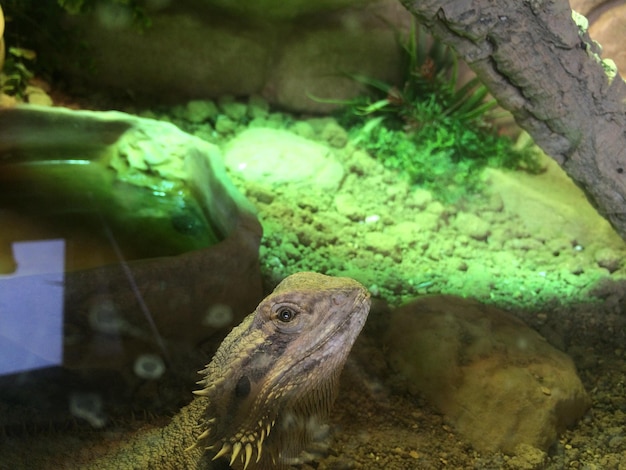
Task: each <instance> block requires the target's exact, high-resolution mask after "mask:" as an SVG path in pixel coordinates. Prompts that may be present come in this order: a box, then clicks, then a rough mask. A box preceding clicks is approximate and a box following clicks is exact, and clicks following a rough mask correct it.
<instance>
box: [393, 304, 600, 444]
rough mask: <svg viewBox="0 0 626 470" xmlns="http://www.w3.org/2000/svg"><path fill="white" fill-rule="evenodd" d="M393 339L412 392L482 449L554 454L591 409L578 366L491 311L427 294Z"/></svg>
mask: <svg viewBox="0 0 626 470" xmlns="http://www.w3.org/2000/svg"><path fill="white" fill-rule="evenodd" d="M385 340H386V341H385V342H386V344H387V348H388V358H389V361H390V364H391V366H392V368H393V369H395V370H396V371H397V372H399V373H400V374H401V375H402V376H404V377H405V378H406V383H407V387H408V390H409V391H411V392H413V393H416V394H420V395H422V396H424V397H425V398H426V399H427V400H428V401H429V402H430V403H432V404H433V405H434V406H435V407H436V408H437V409H439V410H440V411H441V412H442V413H443V414H444V415H445V416H446V418H447V419H448V420H449V421H450V422H451V423H452V424H453V426H454V427H455V428H456V430H457V431H458V432H459V434H461V435H462V436H463V437H464V438H465V439H467V440H468V441H469V442H470V443H471V444H472V445H473V446H474V447H475V448H476V449H478V450H481V451H496V450H500V451H503V452H506V453H510V454H515V453H517V451H518V450H519V449H520V448H525V447H526V448H527V446H532V447H534V448H537V449H539V450H542V451H546V450H547V449H548V448H549V447H550V445H552V444H553V443H554V441H555V440H556V439H557V436H558V435H559V433H561V432H562V431H563V430H564V429H565V428H567V427H568V426H571V425H573V424H574V423H576V421H577V420H578V419H580V418H581V417H582V416H583V414H584V413H585V412H586V410H587V409H588V408H589V405H590V401H589V397H588V395H587V393H586V392H585V389H584V387H583V385H582V383H581V381H580V379H579V377H578V375H577V373H576V368H575V366H574V363H573V361H572V360H571V359H570V358H569V357H568V356H567V355H566V354H564V353H563V352H561V351H559V350H557V349H556V348H554V347H552V346H551V345H550V344H548V342H547V341H546V340H545V339H544V338H543V337H541V336H540V335H539V334H538V333H537V332H536V331H534V330H532V329H531V328H529V327H528V326H526V325H525V324H524V323H523V322H522V321H520V320H519V319H517V318H515V317H513V316H511V315H510V314H507V313H506V312H504V311H501V310H499V309H497V308H494V307H491V306H487V305H483V304H480V303H478V302H475V301H471V300H465V299H462V298H459V297H454V296H432V297H424V298H421V299H418V300H416V301H414V302H411V303H409V304H407V305H405V306H403V307H401V308H399V309H397V310H396V311H395V312H393V314H392V317H391V323H390V327H389V329H388V332H387V335H386V338H385Z"/></svg>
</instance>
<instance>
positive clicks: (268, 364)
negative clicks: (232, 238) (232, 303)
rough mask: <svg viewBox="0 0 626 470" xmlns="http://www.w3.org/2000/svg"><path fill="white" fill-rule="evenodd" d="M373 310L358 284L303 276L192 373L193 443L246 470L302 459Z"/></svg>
mask: <svg viewBox="0 0 626 470" xmlns="http://www.w3.org/2000/svg"><path fill="white" fill-rule="evenodd" d="M369 308H370V296H369V293H368V291H367V289H365V287H363V286H362V285H361V284H360V283H358V282H357V281H355V280H353V279H350V278H346V277H331V276H326V275H323V274H318V273H313V272H301V273H296V274H292V275H291V276H288V277H287V278H285V279H284V280H283V281H282V282H281V283H280V284H279V285H278V286H277V287H276V289H275V290H274V291H273V292H272V293H271V294H270V295H269V296H268V297H266V298H265V299H264V300H263V301H262V302H261V303H260V304H259V305H258V307H257V308H256V309H255V311H254V312H252V313H251V314H249V315H248V316H247V317H246V318H245V319H244V320H243V321H242V323H241V324H240V325H238V326H236V327H235V328H233V330H232V331H231V332H230V333H229V334H228V335H227V336H226V338H225V339H224V340H223V342H222V344H221V345H220V346H219V348H218V349H217V352H216V353H215V355H214V357H213V359H212V360H211V362H210V363H209V364H208V365H207V366H206V367H205V368H204V369H203V370H201V371H200V372H199V373H200V374H201V375H202V376H203V378H202V380H200V381H199V382H198V384H199V385H201V387H202V388H201V389H200V390H196V391H194V393H195V394H196V395H197V396H198V398H196V400H204V401H205V402H206V406H205V408H204V412H203V413H202V414H201V416H200V417H199V419H198V424H197V429H196V434H197V436H196V441H195V443H194V444H193V445H191V446H190V447H189V448H188V449H187V450H191V449H194V448H198V447H200V448H203V449H204V451H205V452H206V450H208V451H210V453H212V454H213V455H212V459H213V460H216V459H219V458H220V457H227V458H229V459H230V460H229V462H230V466H231V467H233V468H240V469H243V470H247V469H248V470H253V469H254V470H268V469H284V468H287V466H288V465H289V464H292V463H298V462H300V461H302V456H303V455H306V454H305V453H306V450H307V447H308V446H309V445H311V444H312V443H314V442H315V441H316V440H317V439H316V437H317V438H319V436H316V435H317V434H319V431H320V429H321V426H322V423H323V422H324V420H325V418H327V417H328V415H329V413H330V410H331V407H332V404H333V402H334V400H335V397H336V395H337V386H338V378H339V375H340V373H341V370H342V369H343V366H344V364H345V362H346V359H347V356H348V353H349V352H350V350H351V348H352V345H353V344H354V341H355V340H356V338H357V336H358V334H359V332H360V331H361V329H362V327H363V325H364V323H365V320H366V318H367V315H368V313H369Z"/></svg>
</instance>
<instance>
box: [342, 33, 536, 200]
mask: <svg viewBox="0 0 626 470" xmlns="http://www.w3.org/2000/svg"><path fill="white" fill-rule="evenodd" d="M400 43H401V46H402V50H403V57H404V65H403V70H404V76H403V79H402V83H401V85H400V86H395V85H392V84H388V83H385V82H382V81H380V80H376V79H373V78H370V77H365V76H362V75H351V77H352V78H353V79H354V80H356V81H358V82H359V83H361V84H363V85H365V86H366V88H367V89H368V90H369V93H368V94H367V95H365V96H361V97H359V98H357V99H355V100H352V101H349V102H343V103H342V104H344V105H346V106H345V107H344V108H343V110H342V111H341V112H340V114H339V120H340V122H341V123H342V124H343V125H344V126H346V127H348V128H349V129H350V130H351V135H352V137H353V139H354V141H355V142H356V143H357V144H359V145H360V146H362V147H363V148H365V149H366V150H367V151H368V152H370V153H371V154H372V155H373V156H375V157H376V158H378V159H379V160H381V161H382V162H383V164H384V165H385V166H386V167H388V168H391V169H394V170H397V171H399V172H401V173H403V174H405V175H407V176H408V178H409V179H410V181H411V182H413V183H415V184H418V185H420V186H423V187H426V188H428V189H431V190H433V191H434V192H435V193H436V194H437V195H438V196H439V197H440V198H442V199H444V200H446V201H454V200H456V199H458V198H460V197H462V196H463V195H464V194H466V193H468V192H470V193H471V192H476V191H478V190H480V188H481V187H482V181H481V172H482V169H483V168H484V167H485V166H487V165H491V166H497V167H502V166H505V167H519V166H523V167H525V168H526V169H529V170H537V169H538V168H539V166H538V163H537V161H536V160H535V159H534V158H535V157H534V154H532V153H531V152H526V151H525V150H524V149H517V148H515V147H514V145H513V143H512V142H511V141H510V140H509V139H508V138H506V137H504V136H498V135H497V134H496V133H495V132H494V130H493V129H492V127H491V126H490V124H489V114H490V111H491V110H492V109H493V108H494V107H495V106H496V102H495V101H494V100H486V98H487V95H488V91H487V89H486V88H485V87H484V86H483V85H481V84H480V82H479V80H478V78H473V79H471V80H469V81H468V82H466V83H465V84H463V85H460V84H459V80H458V62H457V60H456V58H455V56H454V54H453V52H452V50H451V49H449V48H448V47H446V46H445V45H443V44H442V43H441V42H439V41H437V40H430V39H429V38H427V36H426V34H425V33H424V32H423V30H422V29H421V28H419V27H417V26H416V24H415V23H413V25H412V28H411V31H410V34H409V35H408V38H407V39H406V40H405V41H403V42H402V41H400ZM522 163H523V164H522Z"/></svg>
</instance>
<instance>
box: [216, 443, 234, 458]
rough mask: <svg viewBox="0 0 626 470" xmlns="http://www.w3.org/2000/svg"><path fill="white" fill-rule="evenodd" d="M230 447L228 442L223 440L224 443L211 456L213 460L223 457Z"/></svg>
mask: <svg viewBox="0 0 626 470" xmlns="http://www.w3.org/2000/svg"><path fill="white" fill-rule="evenodd" d="M231 448H232V447H231V445H230V444H229V443H228V442H224V445H223V446H222V448H221V449H220V450H219V452H218V453H217V454H215V455H214V456H213V460H217V459H219V458H220V457H223V456H224V455H227V454H228V453H229V452H230V450H231Z"/></svg>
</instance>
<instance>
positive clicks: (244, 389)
mask: <svg viewBox="0 0 626 470" xmlns="http://www.w3.org/2000/svg"><path fill="white" fill-rule="evenodd" d="M249 393H250V379H249V378H248V377H246V376H245V375H244V376H242V377H241V378H240V379H239V381H238V382H237V385H235V396H236V397H238V398H245V397H247V396H248V394H249Z"/></svg>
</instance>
